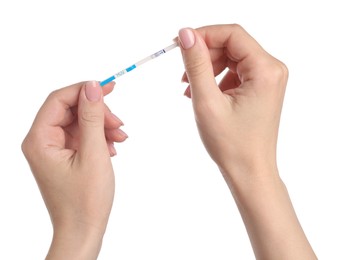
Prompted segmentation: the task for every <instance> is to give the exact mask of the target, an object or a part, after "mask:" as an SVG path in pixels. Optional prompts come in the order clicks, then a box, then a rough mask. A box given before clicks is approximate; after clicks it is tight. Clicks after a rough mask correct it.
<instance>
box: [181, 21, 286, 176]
mask: <svg viewBox="0 0 341 260" xmlns="http://www.w3.org/2000/svg"><path fill="white" fill-rule="evenodd" d="M179 40H180V42H181V45H182V48H181V49H182V54H183V59H184V64H185V68H186V74H185V75H184V78H183V79H184V81H187V82H189V85H190V86H189V88H188V89H187V90H186V92H185V94H186V95H187V96H189V97H191V98H192V102H193V108H194V113H195V118H196V122H197V126H198V129H199V133H200V136H201V138H202V141H203V143H204V145H205V147H206V149H207V151H208V153H209V154H210V156H211V157H212V158H213V160H214V161H215V162H216V163H217V164H218V166H219V168H220V169H221V170H222V172H223V173H224V176H225V177H230V175H232V174H233V173H234V172H235V171H236V170H237V169H236V168H238V172H239V173H238V174H239V175H240V171H239V170H240V167H241V166H243V167H257V165H259V164H262V165H263V164H264V163H265V164H268V165H269V166H271V167H275V165H276V144H277V134H278V127H279V121H280V114H281V108H282V103H283V97H284V92H285V88H286V83H287V78H288V71H287V68H286V66H285V65H284V64H283V63H282V62H280V61H279V60H277V59H275V58H274V57H272V56H271V55H270V54H268V53H267V52H266V51H265V50H264V49H263V48H262V47H261V46H260V45H259V44H258V43H257V42H256V41H255V40H254V39H253V38H252V37H251V36H250V35H249V34H248V33H247V32H246V31H245V30H244V29H243V28H242V27H241V26H239V25H214V26H206V27H202V28H199V29H196V30H193V29H189V28H185V29H182V30H180V32H179ZM225 68H228V69H229V70H228V72H227V73H226V75H224V77H223V79H222V80H221V82H220V83H219V84H217V83H216V80H215V76H217V75H218V74H220V73H221V72H223V71H224V70H225ZM239 177H241V176H239ZM246 177H247V176H246Z"/></svg>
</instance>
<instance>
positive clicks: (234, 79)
mask: <svg viewBox="0 0 341 260" xmlns="http://www.w3.org/2000/svg"><path fill="white" fill-rule="evenodd" d="M240 83H241V82H240V80H239V77H238V75H237V74H236V73H234V72H233V71H232V70H229V71H228V72H227V73H226V75H225V76H224V77H223V79H222V80H221V82H220V83H219V88H220V90H221V91H222V92H224V91H227V90H229V89H234V88H237V87H239V85H240Z"/></svg>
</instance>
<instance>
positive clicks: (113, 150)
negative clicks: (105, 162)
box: [110, 144, 117, 156]
mask: <svg viewBox="0 0 341 260" xmlns="http://www.w3.org/2000/svg"><path fill="white" fill-rule="evenodd" d="M110 153H111V156H115V155H117V152H116V149H115V146H114V144H111V151H110Z"/></svg>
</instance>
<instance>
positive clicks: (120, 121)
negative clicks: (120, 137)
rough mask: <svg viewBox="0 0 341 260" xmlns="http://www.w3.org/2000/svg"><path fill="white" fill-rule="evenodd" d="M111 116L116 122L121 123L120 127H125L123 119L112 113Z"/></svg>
mask: <svg viewBox="0 0 341 260" xmlns="http://www.w3.org/2000/svg"><path fill="white" fill-rule="evenodd" d="M111 116H112V117H113V118H114V119H115V121H117V122H119V123H120V125H124V123H123V122H122V120H121V119H119V118H118V117H117V116H116V115H115V114H113V113H111Z"/></svg>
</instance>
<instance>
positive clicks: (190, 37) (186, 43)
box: [179, 28, 195, 50]
mask: <svg viewBox="0 0 341 260" xmlns="http://www.w3.org/2000/svg"><path fill="white" fill-rule="evenodd" d="M179 39H180V43H181V45H182V47H183V48H184V49H185V50H187V49H189V48H191V47H193V45H194V43H195V37H194V33H193V31H192V30H191V29H189V28H183V29H181V30H180V31H179Z"/></svg>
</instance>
